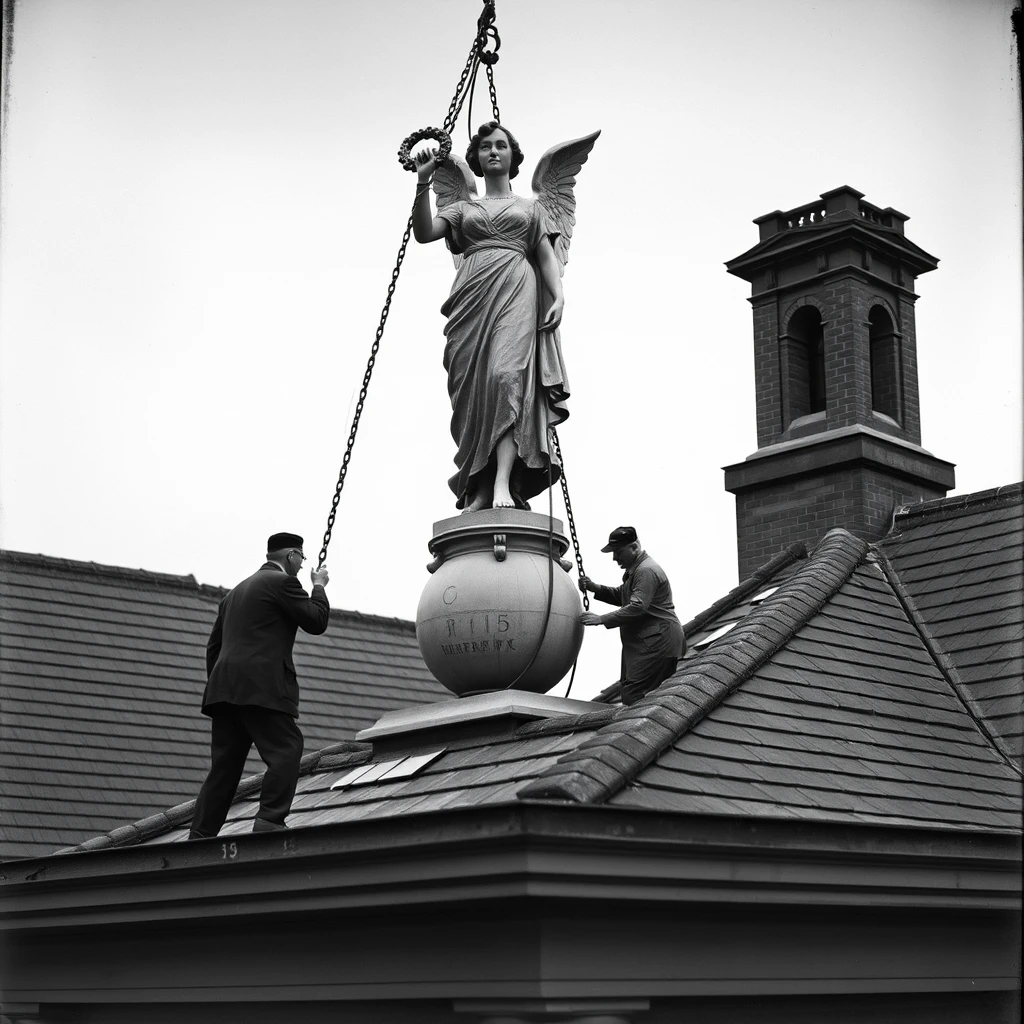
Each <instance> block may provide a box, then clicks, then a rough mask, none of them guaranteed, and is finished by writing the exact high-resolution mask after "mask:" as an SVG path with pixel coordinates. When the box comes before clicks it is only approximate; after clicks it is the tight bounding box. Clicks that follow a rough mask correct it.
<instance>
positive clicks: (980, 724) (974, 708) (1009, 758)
mask: <svg viewBox="0 0 1024 1024" xmlns="http://www.w3.org/2000/svg"><path fill="white" fill-rule="evenodd" d="M1018 486H1019V485H1018ZM871 553H872V556H873V557H874V559H875V560H876V561H877V563H878V566H879V568H880V569H881V570H882V573H883V575H884V576H885V580H886V582H887V583H888V584H889V586H890V588H891V589H892V591H893V593H894V594H895V595H896V600H897V601H899V603H900V605H901V607H902V608H903V611H904V614H905V615H906V616H907V619H908V620H909V621H910V624H911V625H912V626H913V627H914V630H915V631H916V632H917V634H918V636H919V637H920V638H921V643H922V644H923V645H924V648H925V650H926V651H927V652H928V656H929V657H930V658H931V659H932V661H933V662H934V663H935V666H936V668H938V670H939V673H940V674H941V675H942V678H943V679H945V680H946V682H947V683H948V684H949V686H950V688H951V689H952V690H953V692H954V694H955V695H956V697H957V699H958V700H959V701H960V703H961V704H962V705H963V708H964V711H966V712H967V715H968V716H969V717H970V719H971V721H973V722H974V725H975V727H976V728H977V730H978V731H979V732H980V733H981V734H982V736H984V737H985V740H986V741H987V742H988V744H989V746H991V747H992V749H993V750H995V752H996V753H997V754H998V755H999V757H1000V759H1001V760H1002V761H1004V762H1005V763H1006V764H1008V765H1009V766H1010V768H1012V769H1013V771H1014V773H1015V774H1016V775H1018V776H1020V775H1022V774H1024V772H1022V770H1021V766H1020V765H1019V764H1018V763H1017V761H1016V759H1015V758H1014V756H1013V754H1012V753H1011V752H1010V751H1008V750H1006V749H1005V740H1004V739H1003V737H1002V736H1000V735H999V733H997V732H994V731H993V730H992V729H991V728H990V727H989V724H988V721H987V720H986V718H985V715H984V714H983V713H982V712H981V711H980V710H979V708H978V705H977V702H976V701H975V699H974V698H973V697H972V696H971V694H970V692H969V691H968V690H967V688H966V687H965V686H964V684H963V680H961V678H960V673H959V672H958V671H957V668H956V664H955V663H954V661H953V659H952V658H951V657H950V656H949V655H948V654H947V653H946V651H945V650H944V648H943V646H942V644H941V643H940V642H939V640H938V639H937V638H936V637H935V636H933V634H932V631H931V630H930V629H929V628H928V623H927V622H926V621H925V619H924V616H922V615H921V613H920V612H919V611H918V609H917V605H916V604H915V603H914V599H913V597H912V596H911V594H910V591H909V590H907V588H906V587H905V586H904V585H903V581H902V580H901V579H900V577H899V574H898V573H897V572H896V569H895V568H894V566H893V564H892V563H891V562H890V561H889V559H888V557H887V556H886V555H885V553H884V552H883V551H882V550H881V545H872V552H871Z"/></svg>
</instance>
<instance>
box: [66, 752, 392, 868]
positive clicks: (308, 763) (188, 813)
mask: <svg viewBox="0 0 1024 1024" xmlns="http://www.w3.org/2000/svg"><path fill="white" fill-rule="evenodd" d="M370 753H372V747H371V745H370V744H369V743H360V742H358V741H356V740H341V741H339V742H338V743H329V744H328V745H327V746H326V747H321V748H320V749H319V750H314V751H312V752H311V753H309V754H305V755H304V756H303V757H302V760H301V761H299V778H302V776H303V775H311V774H312V773H313V772H315V771H316V770H317V767H318V766H319V764H320V762H321V760H324V759H326V758H328V757H330V758H332V760H333V759H335V757H336V755H338V754H351V755H353V756H352V760H355V759H356V755H368V754H370ZM332 767H337V765H336V764H334V763H332ZM266 774H267V773H266V771H262V772H257V773H256V774H255V775H248V776H246V777H245V778H244V779H242V780H241V782H239V783H238V788H237V789H236V790H235V800H238V799H244V798H245V797H249V796H252V795H253V794H254V793H258V792H259V791H260V790H261V789H262V787H263V776H264V775H266ZM232 803H234V800H233V801H232ZM195 809H196V801H195V798H193V799H192V800H186V801H185V802H184V803H180V804H175V806H174V807H170V808H168V809H167V810H166V811H158V812H157V813H156V814H151V815H150V816H149V817H148V818H142V819H141V820H140V821H135V822H132V823H131V824H130V825H120V826H118V827H117V828H115V829H112V830H111V831H110V832H105V833H103V834H102V835H99V836H94V837H93V838H92V839H86V840H85V841H84V842H82V843H78V844H77V845H76V846H65V847H62V848H61V849H59V850H54V851H53V853H54V856H57V855H58V854H65V853H83V852H85V851H87V850H108V849H111V848H113V847H116V846H137V845H138V844H139V843H142V842H145V841H146V840H147V839H152V838H153V837H154V836H158V835H160V834H161V833H163V832H167V831H168V830H169V829H172V828H181V826H182V825H184V824H185V822H187V821H191V820H192V816H193V814H195Z"/></svg>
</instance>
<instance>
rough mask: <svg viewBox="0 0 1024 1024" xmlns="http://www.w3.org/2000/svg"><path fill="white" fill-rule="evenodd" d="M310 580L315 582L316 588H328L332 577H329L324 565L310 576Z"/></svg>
mask: <svg viewBox="0 0 1024 1024" xmlns="http://www.w3.org/2000/svg"><path fill="white" fill-rule="evenodd" d="M309 578H310V579H311V580H312V581H313V586H314V587H326V586H327V581H328V580H329V579H330V576H328V575H327V566H326V565H322V566H320V568H319V569H314V570H313V571H312V572H311V573H310V574H309Z"/></svg>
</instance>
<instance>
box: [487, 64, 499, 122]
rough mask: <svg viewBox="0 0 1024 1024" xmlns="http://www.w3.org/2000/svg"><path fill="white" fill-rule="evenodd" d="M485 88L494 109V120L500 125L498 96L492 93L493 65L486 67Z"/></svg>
mask: <svg viewBox="0 0 1024 1024" xmlns="http://www.w3.org/2000/svg"><path fill="white" fill-rule="evenodd" d="M487 88H488V90H489V91H490V94H491V107H492V108H493V109H494V120H495V121H497V122H498V124H501V114H500V113H499V112H498V94H497V93H496V92H495V91H494V65H493V64H488V65H487Z"/></svg>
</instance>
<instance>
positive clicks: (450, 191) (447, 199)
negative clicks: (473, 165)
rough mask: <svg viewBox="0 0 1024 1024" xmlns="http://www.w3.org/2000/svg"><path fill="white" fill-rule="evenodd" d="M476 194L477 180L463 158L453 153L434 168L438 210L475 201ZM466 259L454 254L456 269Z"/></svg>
mask: <svg viewBox="0 0 1024 1024" xmlns="http://www.w3.org/2000/svg"><path fill="white" fill-rule="evenodd" d="M476 194H477V192H476V178H475V177H474V176H473V172H472V171H471V170H470V169H469V164H467V163H466V161H465V160H463V159H462V158H461V157H459V156H456V155H455V154H454V153H452V154H451V155H450V156H449V157H448V159H447V160H445V162H444V163H443V164H438V165H437V166H436V167H435V168H434V195H436V196H437V208H438V210H443V209H444V208H445V207H446V206H448V205H450V204H451V203H457V202H459V201H460V200H465V201H468V200H470V199H473V198H475V197H476ZM446 244H448V243H446ZM448 247H449V249H450V248H451V245H450V244H448ZM464 258H465V257H463V256H461V255H459V254H458V253H454V252H453V253H452V259H454V260H455V267H456V269H458V267H459V264H460V263H461V262H462V261H463V259H464Z"/></svg>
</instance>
